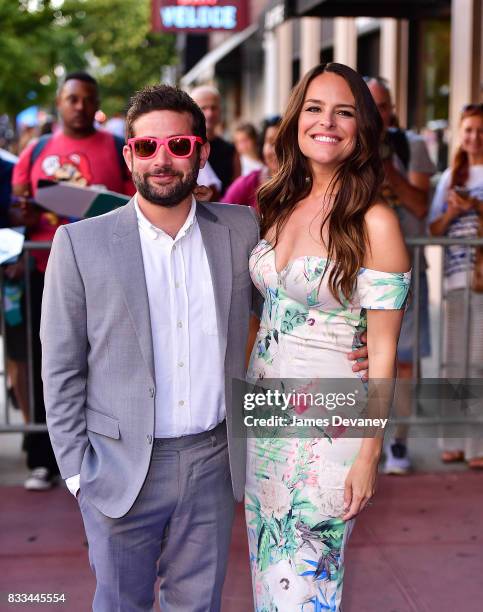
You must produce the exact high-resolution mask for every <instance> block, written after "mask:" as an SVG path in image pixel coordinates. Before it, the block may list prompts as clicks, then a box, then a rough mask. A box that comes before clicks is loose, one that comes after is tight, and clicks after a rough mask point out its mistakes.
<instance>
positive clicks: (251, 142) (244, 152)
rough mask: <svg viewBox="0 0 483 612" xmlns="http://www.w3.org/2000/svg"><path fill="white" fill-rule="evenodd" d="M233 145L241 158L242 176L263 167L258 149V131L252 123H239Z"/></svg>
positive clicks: (234, 134)
mask: <svg viewBox="0 0 483 612" xmlns="http://www.w3.org/2000/svg"><path fill="white" fill-rule="evenodd" d="M233 144H234V145H235V149H236V151H237V153H238V155H239V156H240V162H241V176H246V175H247V174H250V172H253V171H254V170H259V169H260V168H262V167H263V162H262V160H261V158H260V151H259V149H258V135H257V130H256V129H255V127H254V126H253V125H252V124H251V123H239V124H238V125H237V127H236V128H235V131H234V133H233Z"/></svg>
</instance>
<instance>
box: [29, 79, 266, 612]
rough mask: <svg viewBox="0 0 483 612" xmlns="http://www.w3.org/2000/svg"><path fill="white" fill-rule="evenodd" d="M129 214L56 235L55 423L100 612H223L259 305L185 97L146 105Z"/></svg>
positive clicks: (164, 95)
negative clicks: (201, 175)
mask: <svg viewBox="0 0 483 612" xmlns="http://www.w3.org/2000/svg"><path fill="white" fill-rule="evenodd" d="M127 131H128V138H129V140H128V144H127V145H126V146H125V147H124V158H125V160H126V163H127V164H128V166H129V168H130V169H131V171H132V175H133V180H134V183H135V185H136V188H137V193H136V195H135V196H134V198H133V199H132V200H131V201H130V202H129V203H128V204H127V205H126V206H124V207H122V208H120V209H118V210H116V211H114V212H112V213H109V214H107V215H103V216H101V217H97V218H94V219H88V220H85V221H81V222H78V223H74V224H71V225H67V226H62V227H61V228H59V230H58V231H57V233H56V236H55V239H54V243H53V246H52V252H51V255H50V258H49V264H48V269H47V275H46V283H45V290H44V299H43V310H42V325H41V339H42V350H43V381H44V392H45V403H46V407H47V421H48V426H49V432H50V436H51V439H52V445H53V448H54V451H55V454H56V457H57V461H58V464H59V467H60V471H61V474H62V476H63V478H65V479H66V481H67V485H68V487H69V489H70V490H71V492H72V493H73V494H74V495H76V496H77V498H78V500H79V506H80V509H81V513H82V517H83V520H84V525H85V529H86V534H87V538H88V542H89V558H90V563H91V566H92V569H93V571H94V573H95V575H96V579H97V588H96V593H95V597H94V604H93V609H94V610H96V611H101V612H111V611H114V610H122V611H126V612H127V611H129V612H131V611H132V612H134V611H141V610H142V611H145V610H151V609H152V606H153V603H154V593H153V592H154V583H155V581H156V574H158V575H159V576H160V577H161V588H160V604H161V609H162V610H165V611H186V612H194V611H199V612H208V611H216V610H219V609H220V600H221V590H222V585H223V580H224V576H225V570H226V562H227V557H228V548H229V543H230V534H231V526H232V519H233V513H234V504H235V499H237V500H241V499H242V496H243V490H244V480H245V442H244V440H242V439H240V438H236V437H234V436H233V432H232V428H233V415H232V410H231V381H232V379H233V378H243V377H244V373H245V367H244V365H245V364H244V360H245V346H246V341H247V333H248V322H249V316H250V310H251V308H252V302H253V299H254V296H253V293H252V292H253V291H254V290H253V289H252V284H251V281H250V275H249V272H248V257H249V255H250V252H251V250H252V248H253V247H254V246H255V244H256V243H257V240H258V227H257V222H256V219H255V216H254V215H253V212H252V210H251V209H250V208H249V207H238V206H225V205H221V204H201V203H200V202H196V200H195V199H194V197H193V195H192V194H193V189H194V187H195V186H196V177H197V175H198V171H199V168H200V167H203V165H204V164H205V162H206V160H207V158H208V155H209V143H208V141H207V139H206V128H205V119H204V116H203V113H202V112H201V110H200V109H199V108H198V106H196V104H195V103H194V102H193V100H192V99H191V98H190V97H189V96H188V95H187V94H186V93H184V92H182V91H180V90H177V89H175V88H172V87H167V86H162V85H161V86H156V87H151V88H147V89H145V90H143V91H141V92H139V93H137V94H136V95H135V96H134V97H133V99H132V101H131V106H130V109H129V112H128V115H127Z"/></svg>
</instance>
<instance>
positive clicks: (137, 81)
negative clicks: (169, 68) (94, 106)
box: [0, 0, 175, 115]
mask: <svg viewBox="0 0 483 612" xmlns="http://www.w3.org/2000/svg"><path fill="white" fill-rule="evenodd" d="M150 4H151V3H150V0H64V1H62V0H0V23H1V28H2V34H1V36H0V92H1V95H0V113H2V112H6V113H8V114H10V115H15V114H17V113H18V112H19V111H20V110H22V109H23V108H25V107H27V106H30V105H31V104H39V105H51V104H52V102H53V99H54V97H55V90H56V87H57V82H58V78H59V76H60V75H61V71H62V67H63V68H64V69H65V71H66V72H70V71H72V70H88V71H89V72H90V73H91V74H93V75H94V76H95V77H96V78H97V79H98V81H99V84H100V88H101V97H102V108H103V110H105V111H106V112H107V113H108V114H110V113H113V112H116V111H121V110H123V108H124V107H125V105H126V102H127V100H128V98H129V96H130V95H131V94H132V93H133V92H134V91H135V90H137V89H139V88H140V87H143V86H144V85H147V84H150V83H155V82H158V81H159V80H160V75H161V69H162V67H163V66H165V65H168V64H171V63H173V61H174V58H175V45H174V36H173V35H167V34H159V33H152V32H151V31H150ZM56 67H57V68H56ZM59 67H60V68H59Z"/></svg>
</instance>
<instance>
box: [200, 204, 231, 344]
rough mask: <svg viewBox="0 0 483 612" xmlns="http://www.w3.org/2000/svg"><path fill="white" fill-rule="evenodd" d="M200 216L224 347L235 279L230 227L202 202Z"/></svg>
mask: <svg viewBox="0 0 483 612" xmlns="http://www.w3.org/2000/svg"><path fill="white" fill-rule="evenodd" d="M196 218H197V221H198V224H199V227H200V231H201V237H202V238H203V245H204V247H205V250H206V256H207V257H208V263H209V265H210V271H211V279H212V282H213V290H214V294H215V303H216V316H217V321H218V327H219V332H220V336H221V338H222V339H223V343H222V346H224V347H226V343H227V338H228V317H229V314H230V304H231V289H232V280H233V277H232V261H231V243H230V230H229V228H228V227H227V226H226V225H223V224H222V223H221V221H220V220H219V219H218V217H217V216H216V215H215V214H213V213H212V212H211V211H210V210H209V209H208V208H207V207H206V206H204V205H203V204H202V203H201V202H197V203H196Z"/></svg>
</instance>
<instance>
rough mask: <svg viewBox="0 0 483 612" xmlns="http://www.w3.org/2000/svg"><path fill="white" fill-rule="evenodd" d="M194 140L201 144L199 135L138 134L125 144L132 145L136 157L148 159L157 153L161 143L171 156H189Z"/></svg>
mask: <svg viewBox="0 0 483 612" xmlns="http://www.w3.org/2000/svg"><path fill="white" fill-rule="evenodd" d="M196 142H199V143H200V144H203V139H202V138H200V137H199V136H170V137H169V138H155V137H151V136H150V137H146V136H138V137H137V138H129V140H128V141H127V144H128V145H129V146H130V147H132V150H133V151H134V155H135V156H136V157H139V158H140V159H150V158H151V157H154V156H155V155H156V154H157V152H158V151H159V147H160V146H161V145H164V146H165V147H166V150H167V151H168V153H169V154H170V155H172V156H173V157H189V156H190V155H191V154H192V153H193V149H194V147H195V143H196Z"/></svg>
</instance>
